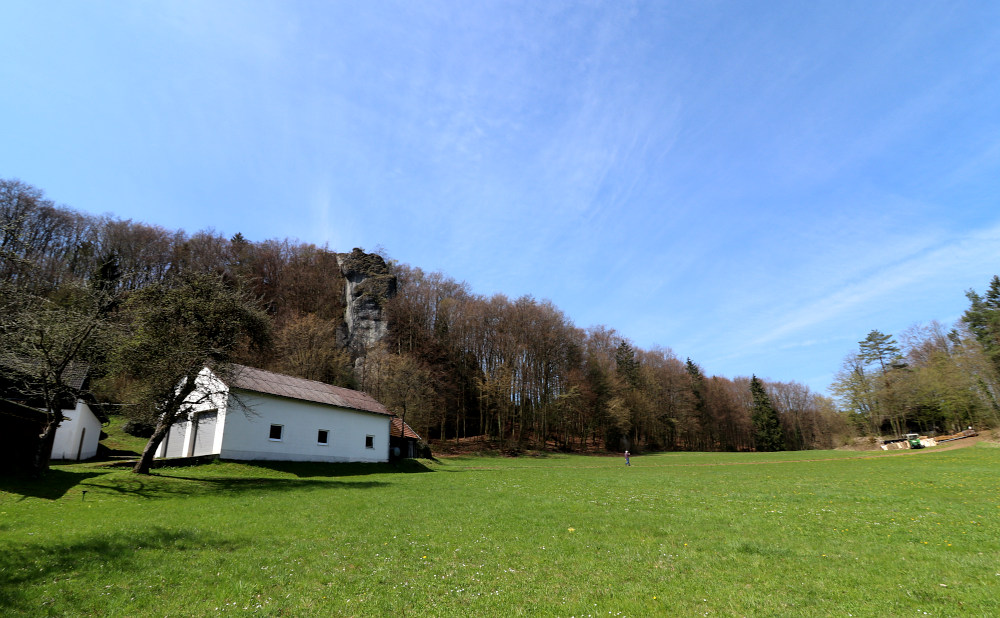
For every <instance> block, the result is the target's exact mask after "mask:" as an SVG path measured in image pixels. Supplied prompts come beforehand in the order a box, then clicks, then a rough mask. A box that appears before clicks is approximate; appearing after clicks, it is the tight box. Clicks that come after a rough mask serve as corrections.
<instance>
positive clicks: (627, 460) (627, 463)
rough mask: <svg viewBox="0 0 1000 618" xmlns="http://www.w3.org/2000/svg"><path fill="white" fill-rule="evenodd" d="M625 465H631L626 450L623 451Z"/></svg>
mask: <svg viewBox="0 0 1000 618" xmlns="http://www.w3.org/2000/svg"><path fill="white" fill-rule="evenodd" d="M625 465H626V466H631V465H632V464H631V462H629V459H628V451H625Z"/></svg>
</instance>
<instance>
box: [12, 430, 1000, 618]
mask: <svg viewBox="0 0 1000 618" xmlns="http://www.w3.org/2000/svg"><path fill="white" fill-rule="evenodd" d="M632 463H633V465H632V467H630V468H626V467H624V465H623V461H622V459H620V458H612V457H583V456H553V457H547V458H519V459H500V458H486V457H464V458H456V459H446V460H442V461H439V462H436V461H424V460H421V461H415V462H410V463H408V464H406V465H405V466H404V467H402V468H398V469H397V468H393V467H391V466H388V465H312V464H303V465H292V464H280V465H268V466H251V465H244V464H236V463H217V464H209V465H205V466H201V467H192V468H176V469H161V470H157V471H156V472H157V474H156V475H154V476H151V477H137V476H135V475H132V474H130V473H129V472H128V471H127V470H123V469H121V468H109V467H104V466H99V465H94V464H77V465H67V466H56V467H54V469H53V471H52V473H51V474H50V475H49V477H47V478H46V480H45V481H44V482H43V483H42V484H39V485H31V484H28V483H26V482H24V481H15V480H11V479H0V615H5V616H7V615H29V616H41V615H60V616H62V615H94V616H101V615H108V616H157V615H158V616H188V615H193V616H206V615H248V614H258V615H290V616H372V615H376V616H378V615H385V616H389V615H392V616H468V615H474V616H481V617H482V616H516V615H533V616H577V617H580V616H650V615H663V616H675V615H676V616H695V615H697V616H701V615H716V616H719V615H721V616H768V615H780V616H789V615H794V616H849V615H853V616H924V615H931V616H955V615H973V616H995V615H1000V474H998V473H1000V448H998V447H996V446H994V445H989V444H986V443H982V444H978V445H975V446H970V447H967V448H962V449H957V450H953V451H944V450H939V449H928V450H926V451H922V452H903V453H884V454H873V453H856V452H855V453H845V452H830V451H823V452H817V451H809V452H799V453H780V454H763V453H762V454H703V453H693V454H692V453H688V454H662V455H648V456H640V457H634V458H633V460H632ZM84 492H86V493H84Z"/></svg>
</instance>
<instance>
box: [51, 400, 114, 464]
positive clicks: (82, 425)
mask: <svg viewBox="0 0 1000 618" xmlns="http://www.w3.org/2000/svg"><path fill="white" fill-rule="evenodd" d="M62 414H63V420H62V422H61V423H59V427H57V428H56V435H55V438H54V440H53V442H52V459H70V460H75V461H82V460H84V459H90V458H91V457H93V456H95V455H97V446H98V444H99V443H100V441H101V426H102V423H101V419H100V418H98V417H97V415H96V414H94V412H93V410H91V409H90V406H88V405H87V403H86V402H85V401H83V400H82V399H77V400H76V407H75V408H73V409H72V410H70V409H64V410H63V411H62Z"/></svg>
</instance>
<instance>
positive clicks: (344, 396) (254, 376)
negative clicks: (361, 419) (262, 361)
mask: <svg viewBox="0 0 1000 618" xmlns="http://www.w3.org/2000/svg"><path fill="white" fill-rule="evenodd" d="M227 377H228V379H227V380H226V382H228V383H229V385H230V386H232V387H234V388H239V389H242V390H245V391H252V392H255V393H266V394H268V395H278V396H280V397H288V398H289V399H299V400H302V401H312V402H314V403H323V404H327V405H331V406H337V407H340V408H348V409H350V410H360V411H362V412H371V413H372V414H385V415H386V416H392V412H390V411H389V410H387V409H386V408H385V406H383V405H382V404H381V403H379V402H378V401H376V400H375V398H374V397H372V396H371V395H369V394H368V393H362V392H361V391H354V390H351V389H349V388H341V387H339V386H332V385H330V384H325V383H323V382H317V381H315V380H306V379H303V378H293V377H292V376H286V375H282V374H280V373H274V372H271V371H264V370H263V369H255V368H254V367H247V366H245V365H232V373H231V374H230V375H229V376H227Z"/></svg>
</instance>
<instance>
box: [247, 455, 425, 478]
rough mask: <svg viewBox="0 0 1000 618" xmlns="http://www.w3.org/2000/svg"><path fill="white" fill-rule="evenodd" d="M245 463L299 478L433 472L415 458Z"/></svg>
mask: <svg viewBox="0 0 1000 618" xmlns="http://www.w3.org/2000/svg"><path fill="white" fill-rule="evenodd" d="M247 463H249V464H250V465H253V466H256V467H258V468H265V469H267V470H274V471H275V472H284V473H287V474H294V475H295V476H297V477H299V478H310V477H317V476H324V477H342V476H365V475H369V474H400V473H402V474H413V473H419V472H434V470H432V469H430V468H428V467H427V466H426V465H424V464H423V463H422V462H420V461H417V460H416V459H403V460H401V461H397V462H393V463H329V462H310V461H254V462H247Z"/></svg>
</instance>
